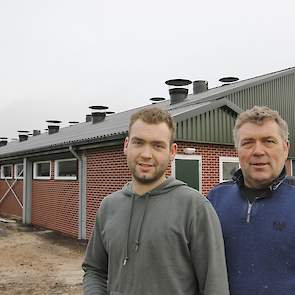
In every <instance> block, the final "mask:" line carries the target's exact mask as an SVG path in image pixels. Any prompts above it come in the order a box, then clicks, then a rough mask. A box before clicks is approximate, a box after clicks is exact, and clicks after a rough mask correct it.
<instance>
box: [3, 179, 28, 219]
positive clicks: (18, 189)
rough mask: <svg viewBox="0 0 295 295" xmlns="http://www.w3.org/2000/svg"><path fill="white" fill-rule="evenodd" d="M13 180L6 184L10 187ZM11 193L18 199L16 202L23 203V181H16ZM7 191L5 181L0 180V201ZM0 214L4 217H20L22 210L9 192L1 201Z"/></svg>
mask: <svg viewBox="0 0 295 295" xmlns="http://www.w3.org/2000/svg"><path fill="white" fill-rule="evenodd" d="M14 181H15V180H14V179H9V180H8V182H9V183H10V185H12V183H13V182H14ZM12 189H13V191H14V192H15V194H16V195H17V197H18V200H19V201H20V203H21V204H22V203H23V181H22V180H17V181H16V182H15V184H14V185H13V187H12ZM7 190H8V185H7V183H6V181H5V180H0V200H1V199H2V198H3V196H4V194H5V193H6V191H7ZM0 213H2V214H4V215H11V216H15V217H19V218H21V217H22V208H21V206H20V205H19V203H18V202H17V200H16V199H15V196H14V195H13V193H12V192H11V190H9V192H8V194H7V195H6V197H5V198H4V199H3V201H2V202H1V203H0Z"/></svg>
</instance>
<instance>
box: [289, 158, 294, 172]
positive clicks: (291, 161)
mask: <svg viewBox="0 0 295 295" xmlns="http://www.w3.org/2000/svg"><path fill="white" fill-rule="evenodd" d="M293 161H294V162H295V159H290V166H291V167H290V168H291V173H290V174H291V176H295V175H293Z"/></svg>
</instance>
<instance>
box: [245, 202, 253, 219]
mask: <svg viewBox="0 0 295 295" xmlns="http://www.w3.org/2000/svg"><path fill="white" fill-rule="evenodd" d="M253 204H254V202H253V203H250V202H249V201H248V209H247V216H246V222H247V223H250V219H251V210H252V207H253Z"/></svg>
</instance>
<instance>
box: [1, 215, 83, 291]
mask: <svg viewBox="0 0 295 295" xmlns="http://www.w3.org/2000/svg"><path fill="white" fill-rule="evenodd" d="M0 217H1V216H0ZM85 248H86V243H85V242H81V241H78V240H76V239H72V238H68V237H65V236H63V235H60V234H58V233H56V232H53V231H51V230H45V229H41V228H36V227H32V226H25V225H22V224H21V223H19V222H3V221H1V218H0V294H1V295H8V294H9V295H16V294H22V295H26V294H30V295H37V294H38V295H49V294H69V295H70V294H71V295H78V294H79V295H80V294H83V292H82V283H81V282H82V275H83V272H82V270H81V263H82V260H83V255H84V251H85Z"/></svg>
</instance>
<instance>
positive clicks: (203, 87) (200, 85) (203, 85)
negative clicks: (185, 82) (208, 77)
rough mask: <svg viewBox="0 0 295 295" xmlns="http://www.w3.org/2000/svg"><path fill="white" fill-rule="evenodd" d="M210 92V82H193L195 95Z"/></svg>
mask: <svg viewBox="0 0 295 295" xmlns="http://www.w3.org/2000/svg"><path fill="white" fill-rule="evenodd" d="M207 90H208V81H205V80H196V81H194V82H193V93H194V94H198V93H201V92H204V91H207Z"/></svg>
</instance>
